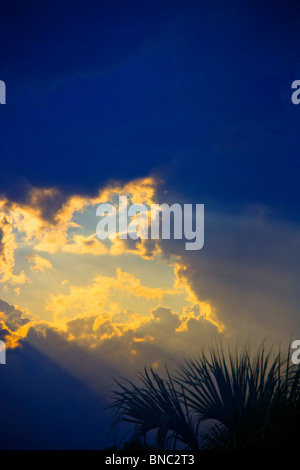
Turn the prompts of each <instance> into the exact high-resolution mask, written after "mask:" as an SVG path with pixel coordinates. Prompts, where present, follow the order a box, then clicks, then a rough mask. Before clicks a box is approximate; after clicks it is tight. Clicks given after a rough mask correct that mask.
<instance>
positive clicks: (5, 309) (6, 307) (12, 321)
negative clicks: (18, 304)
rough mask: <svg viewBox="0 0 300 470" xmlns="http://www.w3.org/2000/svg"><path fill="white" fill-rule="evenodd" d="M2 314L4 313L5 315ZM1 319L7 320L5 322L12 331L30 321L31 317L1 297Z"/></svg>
mask: <svg viewBox="0 0 300 470" xmlns="http://www.w3.org/2000/svg"><path fill="white" fill-rule="evenodd" d="M1 314H4V315H3V317H2V316H1ZM0 319H2V320H4V321H5V324H6V325H7V326H8V328H9V329H10V330H11V331H16V330H18V329H19V328H20V327H21V326H23V325H26V324H27V323H29V322H30V320H29V318H25V317H24V315H23V313H22V312H21V311H20V310H18V309H16V308H15V307H14V306H13V305H10V304H9V303H8V302H5V300H3V299H0Z"/></svg>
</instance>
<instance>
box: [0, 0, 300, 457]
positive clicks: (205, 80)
mask: <svg viewBox="0 0 300 470" xmlns="http://www.w3.org/2000/svg"><path fill="white" fill-rule="evenodd" d="M298 15H299V6H298V5H297V2H294V1H286V2H280V1H279V2H276V3H275V4H274V2H269V1H261V2H256V1H244V2H238V1H233V0H231V1H229V0H226V1H221V0H215V1H211V2H202V1H196V0H191V1H190V2H183V1H179V0H177V1H176V0H175V1H174V0H173V1H169V0H161V1H160V2H158V1H151V2H149V1H144V2H138V1H137V0H133V1H131V0H128V1H126V2H122V1H119V0H114V1H106V0H101V1H93V0H89V1H88V2H83V1H76V0H73V1H72V2H71V1H69V0H62V1H59V2H58V1H53V0H52V1H48V0H45V1H43V2H38V1H32V0H31V1H30V0H29V1H27V2H22V1H17V0H11V1H6V2H5V1H4V2H2V3H1V6H0V40H1V51H0V80H3V81H4V82H5V84H6V104H5V105H0V282H1V284H0V339H1V340H3V341H5V344H6V348H7V360H6V365H5V366H4V365H1V366H0V377H1V378H0V399H1V403H2V404H3V405H4V409H3V412H2V411H1V423H3V424H2V426H1V430H0V448H2V449H5V448H9V449H17V448H36V449H37V448H52V449H54V448H70V449H72V448H83V449H88V448H93V449H94V448H98V449H99V448H100V449H101V448H102V449H103V448H105V447H106V446H107V445H110V444H111V442H112V439H113V438H112V436H109V437H108V435H109V433H108V430H107V426H108V422H109V419H108V418H107V412H106V411H105V406H106V405H107V403H108V402H109V394H110V390H111V387H112V386H113V385H112V383H113V380H112V378H113V377H116V376H120V375H122V376H126V377H134V376H135V373H136V370H140V369H142V368H144V367H153V369H154V370H157V371H160V372H162V373H163V371H164V367H165V364H166V363H167V364H168V365H170V367H172V364H175V363H176V361H181V360H183V359H184V358H185V357H186V356H187V355H189V354H194V353H195V354H197V351H199V350H200V349H201V348H202V347H207V346H208V345H209V344H211V343H210V342H211V341H214V340H216V339H217V338H221V339H222V340H224V341H229V342H231V341H232V342H233V341H236V340H238V341H240V340H243V339H248V338H250V339H251V341H253V343H254V344H258V343H259V342H260V341H262V340H264V339H265V340H267V341H269V342H270V343H276V344H277V343H278V344H279V343H286V342H287V341H289V340H290V339H299V334H300V331H299V306H300V305H299V304H300V297H299V275H300V250H299V248H300V219H299V210H298V207H299V203H300V192H299V170H300V162H299V151H300V140H299V135H300V134H299V126H300V106H299V107H298V106H297V105H294V104H293V103H292V101H291V96H292V92H293V90H292V89H291V85H292V82H293V81H294V80H297V79H299V80H300V57H299V55H300V53H299V48H298V46H297V45H298V42H299V27H298V21H297V19H298ZM119 195H127V196H128V198H129V200H130V202H131V203H132V204H145V205H146V206H147V207H148V208H149V207H150V206H151V205H152V204H163V203H165V204H169V205H171V204H173V203H178V204H180V205H182V206H183V204H193V205H196V204H204V207H205V216H204V224H205V241H204V246H203V248H202V249H201V250H198V251H189V250H186V249H185V243H184V241H183V240H178V239H174V238H173V237H171V239H170V240H162V239H157V240H151V239H149V240H141V239H139V240H131V239H128V240H122V239H116V240H107V241H100V240H99V239H98V238H97V235H96V226H97V223H98V222H99V217H97V215H96V211H97V207H98V206H99V204H101V203H111V204H114V205H115V204H116V201H117V198H118V196H119Z"/></svg>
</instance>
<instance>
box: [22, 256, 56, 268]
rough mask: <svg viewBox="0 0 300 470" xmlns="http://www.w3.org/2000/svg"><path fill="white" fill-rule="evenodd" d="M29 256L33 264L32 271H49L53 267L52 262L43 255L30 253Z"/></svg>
mask: <svg viewBox="0 0 300 470" xmlns="http://www.w3.org/2000/svg"><path fill="white" fill-rule="evenodd" d="M27 258H28V260H29V262H30V264H31V269H32V271H35V272H37V271H42V272H44V271H47V270H48V269H53V266H52V264H51V262H50V261H49V260H48V259H46V258H42V256H39V255H29V256H28V257H27Z"/></svg>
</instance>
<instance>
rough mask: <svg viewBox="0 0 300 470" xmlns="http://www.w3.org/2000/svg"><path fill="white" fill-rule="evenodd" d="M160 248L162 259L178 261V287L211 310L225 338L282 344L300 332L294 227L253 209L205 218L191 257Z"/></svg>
mask: <svg viewBox="0 0 300 470" xmlns="http://www.w3.org/2000/svg"><path fill="white" fill-rule="evenodd" d="M160 247H161V249H162V252H163V254H164V256H166V257H168V256H169V257H172V256H174V254H175V253H176V254H177V255H179V256H180V260H181V266H183V268H182V267H179V269H178V275H179V278H180V280H181V281H180V282H183V283H185V282H186V284H187V285H186V288H187V289H188V290H191V291H192V292H193V293H194V294H195V295H196V297H197V298H198V299H201V300H202V301H204V302H207V303H208V304H209V305H210V308H211V309H212V315H213V316H212V318H213V319H214V320H215V319H217V322H219V323H221V324H223V325H224V326H225V330H224V332H225V333H226V335H237V336H240V337H241V336H245V337H246V336H253V337H257V338H258V337H260V338H262V337H273V338H277V339H278V338H283V339H284V338H289V337H290V335H292V334H294V333H295V332H296V331H297V330H298V331H299V327H298V325H299V307H300V305H299V289H298V279H299V276H300V268H299V266H300V255H299V253H300V229H299V227H298V226H297V225H293V224H291V223H288V222H285V221H280V220H272V219H271V218H270V216H269V215H268V214H267V213H265V211H264V213H262V211H260V210H259V211H256V210H255V209H254V210H251V211H249V210H246V211H245V212H244V213H241V214H240V215H233V214H232V215H230V214H226V215H224V214H213V213H206V216H205V244H204V247H203V249H202V250H200V251H199V252H194V253H191V252H188V251H185V250H184V249H182V246H181V244H180V243H177V242H174V241H173V242H172V241H171V242H169V243H161V244H160ZM208 315H209V316H210V315H211V313H209V312H208Z"/></svg>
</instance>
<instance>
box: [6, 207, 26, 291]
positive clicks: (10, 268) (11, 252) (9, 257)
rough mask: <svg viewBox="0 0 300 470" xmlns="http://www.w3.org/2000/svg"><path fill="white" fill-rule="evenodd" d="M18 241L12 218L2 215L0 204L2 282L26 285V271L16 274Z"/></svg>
mask: <svg viewBox="0 0 300 470" xmlns="http://www.w3.org/2000/svg"><path fill="white" fill-rule="evenodd" d="M16 246H17V245H16V240H15V235H14V233H13V227H12V221H11V218H10V217H9V216H7V215H5V214H3V213H1V202H0V280H1V281H2V282H3V283H4V282H10V283H12V284H24V283H25V282H26V281H27V278H26V276H25V274H24V271H21V272H20V273H19V274H15V272H14V268H15V249H16Z"/></svg>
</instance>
